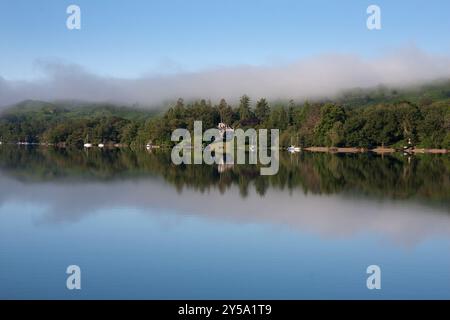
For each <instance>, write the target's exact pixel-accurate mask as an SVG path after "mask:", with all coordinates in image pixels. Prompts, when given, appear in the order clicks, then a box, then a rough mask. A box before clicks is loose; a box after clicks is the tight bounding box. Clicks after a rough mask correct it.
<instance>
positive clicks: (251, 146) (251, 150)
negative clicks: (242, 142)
mask: <svg viewBox="0 0 450 320" xmlns="http://www.w3.org/2000/svg"><path fill="white" fill-rule="evenodd" d="M248 150H249V151H250V152H256V144H255V137H254V136H252V141H251V142H250V145H249V146H248Z"/></svg>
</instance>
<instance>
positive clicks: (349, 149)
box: [301, 147, 449, 154]
mask: <svg viewBox="0 0 450 320" xmlns="http://www.w3.org/2000/svg"><path fill="white" fill-rule="evenodd" d="M301 150H302V151H308V152H322V153H366V152H374V153H377V154H385V153H396V152H404V153H410V154H416V153H420V154H447V153H448V152H449V150H448V149H436V148H430V149H427V148H411V149H406V150H403V149H395V148H388V147H377V148H374V149H368V148H354V147H339V148H338V147H306V148H302V149H301Z"/></svg>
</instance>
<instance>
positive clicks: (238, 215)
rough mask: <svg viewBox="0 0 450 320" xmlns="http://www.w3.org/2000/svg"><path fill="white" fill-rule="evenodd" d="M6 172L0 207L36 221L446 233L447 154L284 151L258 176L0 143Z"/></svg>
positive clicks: (407, 240)
mask: <svg viewBox="0 0 450 320" xmlns="http://www.w3.org/2000/svg"><path fill="white" fill-rule="evenodd" d="M219 171H220V172H219ZM0 172H1V173H0V174H1V182H0V204H5V203H9V202H18V203H31V204H33V205H35V206H39V207H42V208H44V212H45V214H44V215H42V216H40V217H39V218H38V222H40V223H56V222H70V221H79V220H81V219H82V218H83V217H85V216H87V215H92V214H95V213H96V212H98V211H99V210H103V209H108V208H118V207H119V208H120V207H125V208H130V207H133V208H139V209H141V210H143V211H146V209H152V210H149V211H151V212H155V211H156V212H157V211H158V210H160V211H161V212H162V211H164V212H166V211H167V210H169V211H171V212H175V213H176V214H178V215H195V216H199V217H202V218H204V219H215V220H216V221H217V220H218V221H231V222H234V223H266V224H270V225H274V226H287V227H289V228H292V229H294V230H301V231H308V232H312V233H314V234H319V235H323V236H327V237H349V236H351V235H354V234H357V233H361V232H364V233H368V232H369V233H370V232H373V233H376V234H381V235H382V236H383V237H386V238H388V239H390V240H391V241H394V242H396V243H401V244H403V245H408V246H409V245H414V244H416V243H418V242H420V241H422V240H424V239H426V238H427V237H430V236H439V235H441V236H448V235H449V234H450V215H449V212H450V206H449V203H450V160H449V157H448V156H446V155H435V156H432V155H419V156H417V157H414V158H411V159H409V160H408V159H407V158H405V157H403V156H402V155H395V156H384V157H381V156H376V155H371V154H354V155H332V154H311V153H304V154H299V155H288V154H282V156H281V158H280V170H279V173H278V174H277V175H276V176H260V175H259V168H258V167H256V166H251V165H239V166H233V167H230V168H227V170H218V167H217V166H216V167H214V166H208V165H195V166H194V165H191V166H175V165H173V164H171V161H170V153H168V152H163V151H157V152H152V153H148V152H147V151H145V150H143V151H132V150H129V149H114V150H89V151H80V150H70V149H51V148H17V147H11V146H2V147H1V148H0Z"/></svg>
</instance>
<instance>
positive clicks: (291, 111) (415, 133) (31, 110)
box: [0, 80, 450, 149]
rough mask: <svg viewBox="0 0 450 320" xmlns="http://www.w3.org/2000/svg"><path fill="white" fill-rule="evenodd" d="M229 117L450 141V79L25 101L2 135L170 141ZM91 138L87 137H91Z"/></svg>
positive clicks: (307, 135) (354, 135)
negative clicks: (147, 100)
mask: <svg viewBox="0 0 450 320" xmlns="http://www.w3.org/2000/svg"><path fill="white" fill-rule="evenodd" d="M195 120H201V121H203V128H204V129H207V128H213V127H216V126H217V124H218V123H219V122H225V123H227V124H228V125H230V126H232V127H234V128H244V129H245V128H249V127H252V128H278V129H280V130H281V141H280V144H281V146H283V147H285V146H288V145H290V144H291V143H294V144H297V145H300V146H349V147H369V148H371V147H376V146H381V145H384V146H394V147H400V146H403V145H405V144H406V143H407V141H408V140H411V142H412V143H413V144H414V145H415V146H417V147H424V148H446V149H450V80H449V81H445V82H442V81H441V82H436V83H432V84H427V85H422V86H419V87H416V88H409V89H392V88H387V87H378V88H374V89H355V90H350V91H346V92H344V93H342V94H341V95H339V96H338V97H336V98H335V99H333V100H321V101H310V102H308V101H304V102H301V103H298V102H295V101H293V100H290V101H267V100H266V99H264V98H259V99H257V100H252V99H251V98H250V97H248V96H247V95H243V96H242V97H241V98H240V101H239V102H238V103H235V104H233V105H231V104H229V103H227V101H226V100H225V99H222V100H220V101H219V102H218V103H217V104H213V103H212V102H211V101H209V100H198V101H186V102H185V101H183V99H179V100H178V101H176V102H175V103H174V104H173V105H171V106H167V107H160V108H157V109H155V108H151V109H150V108H143V107H142V108H139V107H125V106H124V107H120V106H116V105H112V104H89V103H74V102H53V103H49V102H40V101H24V102H22V103H19V104H17V105H14V106H12V107H9V108H6V109H4V110H3V111H2V113H1V115H0V137H1V138H0V139H1V140H2V141H3V142H12V143H16V142H28V143H49V144H65V145H74V146H82V145H83V142H91V143H105V144H115V143H120V144H123V145H129V146H143V145H145V144H146V143H147V142H148V141H152V143H154V144H158V145H163V146H170V145H171V144H172V142H171V141H170V135H171V133H172V131H173V130H174V129H176V128H188V129H192V127H193V122H194V121H195ZM87 140H89V141H87Z"/></svg>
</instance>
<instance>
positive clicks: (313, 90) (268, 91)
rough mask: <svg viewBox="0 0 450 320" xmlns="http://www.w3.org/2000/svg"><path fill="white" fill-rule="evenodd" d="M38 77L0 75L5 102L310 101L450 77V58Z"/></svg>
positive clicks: (56, 69)
mask: <svg viewBox="0 0 450 320" xmlns="http://www.w3.org/2000/svg"><path fill="white" fill-rule="evenodd" d="M37 67H38V68H39V70H41V71H42V73H43V76H42V78H40V79H38V80H30V81H8V80H6V79H4V78H1V77H0V105H1V106H4V105H8V104H12V103H16V102H19V101H21V100H24V99H40V100H58V99H76V100H86V101H96V102H99V101H110V102H120V103H125V104H132V103H135V102H138V103H141V104H143V105H158V104H160V103H162V102H163V101H167V100H174V99H176V98H178V97H183V98H185V99H195V98H207V99H211V100H218V99H220V98H222V97H224V98H227V99H230V100H232V101H233V100H236V99H237V98H238V97H239V96H241V95H242V94H244V93H245V94H248V95H250V96H251V97H253V98H259V97H266V98H268V99H277V98H286V99H291V98H292V99H305V98H315V97H323V96H328V97H329V96H332V95H334V94H336V93H338V92H339V91H341V90H343V89H348V88H354V87H372V86H376V85H379V84H384V85H395V86H407V85H411V84H415V83H420V82H424V81H429V80H434V79H437V78H448V77H450V57H449V56H438V55H432V54H428V53H426V52H423V51H421V50H419V49H417V48H415V47H408V48H403V49H400V50H397V51H395V52H390V53H388V54H385V55H383V56H379V57H376V58H372V59H364V58H361V57H359V56H357V55H352V54H324V55H320V56H316V57H311V58H306V59H301V60H298V61H296V62H293V63H289V64H284V65H272V66H245V65H244V66H236V67H223V68H215V69H209V70H204V71H199V72H186V73H176V74H168V75H159V76H151V75H149V76H143V77H140V78H136V79H121V78H113V77H105V76H99V75H96V74H93V73H91V72H89V71H87V70H85V69H84V68H83V67H81V66H79V65H72V64H64V63H61V62H49V61H47V62H43V61H38V62H37Z"/></svg>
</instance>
